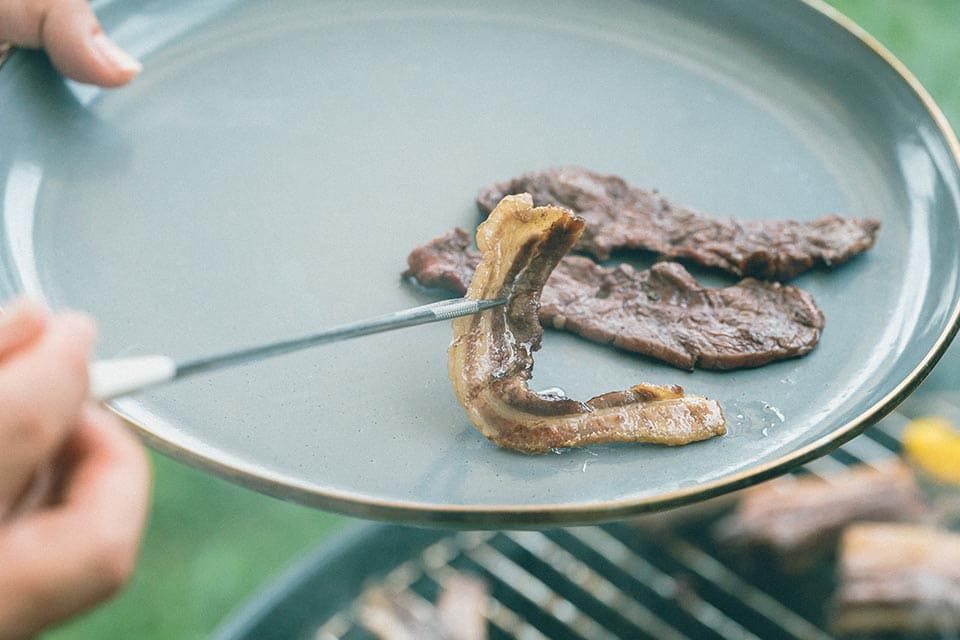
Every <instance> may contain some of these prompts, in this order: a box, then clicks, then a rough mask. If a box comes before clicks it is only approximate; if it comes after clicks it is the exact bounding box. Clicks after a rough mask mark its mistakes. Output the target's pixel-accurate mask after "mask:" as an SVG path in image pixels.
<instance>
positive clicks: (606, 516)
mask: <svg viewBox="0 0 960 640" xmlns="http://www.w3.org/2000/svg"><path fill="white" fill-rule="evenodd" d="M792 1H793V2H796V3H797V4H799V5H803V6H806V7H807V8H808V9H811V10H813V11H814V12H816V13H818V14H820V16H822V17H823V18H826V19H827V20H829V21H830V22H832V23H833V24H835V25H837V26H839V27H841V28H842V29H843V30H844V31H846V32H847V33H849V34H850V35H852V36H853V37H854V39H855V41H859V42H860V43H861V44H862V45H864V46H866V47H867V49H868V50H869V51H870V52H871V53H873V54H874V55H875V56H877V57H878V58H880V59H881V61H882V62H883V63H885V65H886V66H888V67H889V68H890V69H892V70H893V71H894V73H895V74H896V75H897V76H899V78H900V79H901V80H902V81H903V82H905V83H906V85H907V86H908V87H909V88H910V90H911V91H912V92H913V94H914V95H915V96H916V97H917V98H918V99H919V100H920V102H921V104H922V106H923V108H924V109H925V110H926V111H927V113H928V115H929V116H930V117H931V119H932V120H933V122H934V124H935V125H936V127H937V129H938V130H939V132H940V135H941V136H942V139H943V141H944V142H945V143H946V146H947V148H948V150H949V152H950V155H951V157H952V160H953V164H954V166H955V168H956V169H957V170H958V171H960V141H958V138H957V135H956V133H955V132H954V130H953V128H952V127H951V125H950V123H949V121H948V120H947V117H946V115H945V114H944V113H943V111H942V109H941V108H940V106H939V105H938V104H937V103H936V101H935V100H934V99H933V97H932V96H931V95H930V93H929V92H928V91H927V89H926V88H925V87H924V86H923V84H922V83H921V82H920V81H919V80H918V79H917V77H916V76H914V75H913V73H912V72H911V71H910V70H909V69H908V68H907V66H906V65H905V64H904V63H903V62H902V61H901V60H900V59H899V58H897V57H896V56H895V55H894V54H893V53H892V52H891V51H890V50H888V49H887V48H886V47H885V46H884V45H883V44H881V43H880V41H879V40H877V39H876V38H875V37H874V36H872V35H871V34H870V33H869V32H867V31H866V30H865V29H864V28H863V27H861V26H860V25H859V24H857V23H856V22H855V21H854V20H852V19H851V18H849V17H847V16H846V15H845V14H843V13H842V12H841V11H840V10H838V9H836V8H835V7H833V6H831V5H829V4H827V3H826V1H825V0H792ZM16 52H17V49H16V48H15V47H11V46H9V45H7V44H6V43H3V42H0V71H2V67H3V66H4V63H5V62H8V61H9V60H10V59H11V57H15V56H16ZM958 331H960V300H958V301H957V302H956V303H955V304H954V307H953V309H952V312H951V313H950V315H949V321H948V325H947V326H946V327H945V329H944V330H943V331H941V333H940V335H939V336H938V337H937V339H936V341H935V342H934V344H933V346H932V347H931V349H930V350H929V351H928V352H927V353H926V355H925V356H924V357H923V358H922V359H921V361H920V362H919V364H917V366H916V367H914V368H913V370H911V371H910V372H909V374H908V375H907V376H906V377H904V379H903V380H901V381H900V382H899V383H898V384H897V385H896V386H895V387H894V388H893V389H892V390H891V391H890V392H888V393H887V394H886V395H885V396H883V397H882V398H881V399H879V400H878V401H876V402H875V403H873V404H872V405H871V406H869V407H867V408H866V409H864V410H863V411H862V412H861V413H860V414H859V415H858V416H857V417H855V418H853V419H851V420H848V421H847V422H846V423H844V424H842V425H840V426H839V427H837V428H836V429H834V430H833V431H831V432H830V433H829V434H827V435H824V436H822V437H821V438H818V439H817V440H815V441H813V442H811V443H809V444H807V445H805V446H804V447H801V448H799V449H797V450H794V451H791V452H789V453H787V454H785V455H782V456H780V457H778V458H776V459H774V460H771V461H769V462H766V463H764V464H761V465H758V466H754V467H751V468H749V469H746V470H743V471H740V472H738V473H734V474H730V475H726V476H722V477H720V478H717V479H715V480H711V481H707V482H704V483H700V484H697V485H695V486H692V487H687V488H683V489H678V490H674V491H669V492H665V493H661V494H657V495H653V496H644V497H631V498H620V499H616V500H609V501H604V502H584V503H568V504H564V505H549V504H534V505H525V506H517V505H496V504H491V505H482V506H481V505H447V504H431V503H427V502H410V501H403V500H397V499H381V498H374V497H371V496H363V495H359V494H357V493H351V492H347V491H337V490H331V489H318V488H317V487H316V486H314V485H312V484H309V483H305V482H300V481H297V480H296V479H293V478H287V477H285V476H284V475H283V474H280V473H276V472H273V471H270V470H267V469H263V468H262V467H257V465H254V464H250V463H242V462H234V463H229V462H225V461H223V460H218V459H217V458H215V457H214V456H213V455H210V454H205V453H203V452H200V451H194V450H191V449H187V448H185V447H183V446H182V445H180V444H178V443H177V442H176V441H175V439H174V438H171V437H169V436H168V437H163V436H161V435H159V434H158V433H156V432H154V431H153V430H151V429H150V428H148V427H147V426H145V425H144V424H141V423H140V422H138V421H137V420H136V419H135V418H133V417H132V416H131V415H129V413H127V412H125V411H123V410H122V409H121V408H118V407H117V406H115V404H108V405H107V406H108V408H109V409H110V410H111V411H112V412H113V413H115V414H116V415H118V416H119V417H120V418H122V419H123V420H124V422H126V423H127V425H129V426H130V427H131V428H132V429H133V430H134V431H135V432H136V433H137V434H138V436H139V437H140V438H141V439H142V440H143V441H144V442H145V443H146V444H147V445H149V446H150V447H151V448H152V449H154V450H156V451H158V452H160V453H162V454H164V455H167V456H169V457H171V458H174V459H176V460H178V461H180V462H184V463H186V464H188V465H190V466H191V467H193V468H196V469H199V470H200V471H203V472H209V473H212V474H214V475H216V476H218V477H221V478H224V479H226V480H228V481H230V482H233V483H235V484H237V485H240V486H243V487H246V488H249V489H253V490H255V491H258V492H260V493H263V494H266V495H271V496H273V497H276V498H280V499H283V500H288V501H293V502H296V503H299V504H303V505H306V506H310V507H315V508H318V509H322V510H325V511H331V512H335V513H340V514H343V515H348V516H354V517H359V518H365V519H371V520H383V521H391V522H397V523H408V524H420V525H423V524H429V525H435V526H442V527H453V528H475V529H476V528H502V527H504V526H512V527H519V528H541V527H545V526H553V525H578V524H594V523H602V522H610V521H614V520H620V519H623V518H624V517H627V516H631V515H638V514H641V513H648V512H654V511H662V510H667V509H672V508H675V507H679V506H682V505H685V504H691V503H694V502H698V501H701V500H706V499H709V498H712V497H716V496H719V495H722V494H725V493H729V492H732V491H735V490H738V489H742V488H744V487H747V486H750V485H754V484H758V483H760V482H763V481H765V480H769V479H771V478H773V477H775V476H778V475H781V474H783V473H785V472H786V471H788V470H790V469H792V468H794V467H797V466H799V465H802V464H804V463H806V462H809V461H811V460H813V459H815V458H818V457H820V456H822V455H825V454H826V453H828V452H830V451H832V450H833V449H835V448H837V447H839V446H840V445H842V444H843V443H845V442H847V441H849V440H851V439H852V438H854V437H856V436H858V435H860V434H861V433H862V432H863V431H865V430H866V429H868V428H869V427H870V426H872V425H873V424H875V423H876V422H878V421H879V420H881V419H882V418H884V417H885V416H886V415H887V414H889V413H891V412H892V411H893V410H894V409H895V408H896V407H897V406H898V405H899V404H900V403H901V402H902V401H903V400H905V399H906V398H907V397H908V396H909V395H910V394H911V393H912V392H913V391H914V390H915V389H916V388H917V387H918V386H919V385H920V383H921V382H922V381H923V380H924V379H925V378H926V377H927V375H928V374H929V373H930V372H931V371H932V370H933V368H934V366H935V365H936V364H937V362H938V361H939V360H940V358H941V357H942V356H943V354H944V353H945V352H946V350H947V347H948V346H949V345H950V343H951V341H952V340H953V339H954V337H955V336H956V335H957V333H958Z"/></svg>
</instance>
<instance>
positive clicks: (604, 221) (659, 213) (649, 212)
mask: <svg viewBox="0 0 960 640" xmlns="http://www.w3.org/2000/svg"><path fill="white" fill-rule="evenodd" d="M520 192H527V193H530V194H532V196H533V200H534V203H535V204H538V205H546V204H552V205H557V206H563V207H569V208H570V209H572V210H573V211H574V212H575V213H577V214H579V215H581V216H583V218H584V219H585V220H586V223H587V226H586V229H585V231H584V234H583V236H582V237H581V238H580V240H579V242H578V243H577V247H576V248H577V250H579V251H583V252H586V253H589V254H591V255H593V256H595V257H597V258H598V259H600V260H606V259H608V258H609V257H610V254H611V253H612V252H613V251H616V250H620V249H628V250H635V249H641V250H646V251H653V252H655V253H658V254H660V255H662V256H664V257H668V258H674V259H681V260H688V261H691V262H695V263H698V264H701V265H703V266H706V267H713V268H717V269H722V270H724V271H727V272H729V273H732V274H734V275H737V276H741V277H743V276H753V277H756V278H761V279H764V280H789V279H791V278H794V277H796V276H798V275H800V274H801V273H803V272H804V271H807V270H809V269H811V268H813V267H815V266H817V265H825V266H828V267H830V266H833V265H836V264H840V263H842V262H846V261H847V260H849V259H850V258H851V257H853V256H855V255H857V254H859V253H862V252H864V251H866V250H867V249H869V248H871V247H872V246H873V245H874V242H875V241H876V235H877V231H878V230H879V229H880V222H879V220H876V219H875V218H845V217H841V216H838V215H828V216H824V217H822V218H818V219H816V220H812V221H809V222H798V221H795V220H737V219H722V218H711V217H708V216H704V215H702V214H700V213H698V212H696V211H694V210H693V209H688V208H685V207H681V206H678V205H675V204H673V203H671V202H669V201H668V200H667V199H666V198H664V197H663V196H661V195H660V194H659V193H658V192H656V191H647V190H645V189H640V188H638V187H635V186H632V185H630V184H629V183H627V182H626V181H625V180H623V178H620V177H619V176H615V175H603V174H599V173H595V172H593V171H590V170H588V169H584V168H582V167H575V166H569V167H559V168H554V169H545V170H542V171H530V172H528V173H525V174H523V175H521V176H518V177H516V178H513V179H511V180H507V181H504V182H499V183H496V184H493V185H490V186H488V187H485V188H484V189H482V190H481V191H480V193H479V194H478V195H477V206H478V207H479V208H480V210H481V212H483V213H487V212H489V211H490V209H491V208H492V207H493V206H494V205H496V203H497V202H499V201H500V198H502V197H503V196H504V195H506V194H508V193H520Z"/></svg>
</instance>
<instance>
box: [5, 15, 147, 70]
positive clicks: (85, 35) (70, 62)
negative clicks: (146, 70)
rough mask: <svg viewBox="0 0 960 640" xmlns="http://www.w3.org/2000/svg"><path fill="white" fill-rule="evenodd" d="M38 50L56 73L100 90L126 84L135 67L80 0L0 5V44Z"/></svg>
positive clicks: (137, 64) (130, 58)
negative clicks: (44, 53) (45, 55)
mask: <svg viewBox="0 0 960 640" xmlns="http://www.w3.org/2000/svg"><path fill="white" fill-rule="evenodd" d="M3 41H6V42H10V43H12V44H14V45H16V46H20V47H27V48H33V49H44V50H46V52H47V54H48V55H49V56H50V61H51V62H52V63H53V66H54V67H56V68H57V70H58V71H60V73H62V74H63V75H65V76H67V77H68V78H73V79H74V80H78V81H80V82H86V83H89V84H97V85H100V86H103V87H119V86H121V85H124V84H126V83H128V82H129V81H130V80H131V79H133V77H134V76H136V75H137V74H138V73H139V72H140V70H141V68H142V67H141V65H140V63H139V62H138V61H137V60H136V59H135V58H133V57H132V56H130V55H129V54H128V53H126V52H125V51H123V50H122V49H120V48H119V47H118V46H117V45H116V44H115V43H114V42H113V41H112V40H111V39H110V38H109V37H107V35H106V34H105V33H104V32H103V28H102V27H101V26H100V23H99V22H98V21H97V17H96V15H94V13H93V10H92V9H91V8H90V6H89V5H88V4H87V2H86V0H0V42H3Z"/></svg>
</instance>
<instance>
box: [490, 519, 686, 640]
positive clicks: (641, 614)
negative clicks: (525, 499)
mask: <svg viewBox="0 0 960 640" xmlns="http://www.w3.org/2000/svg"><path fill="white" fill-rule="evenodd" d="M507 535H508V537H510V539H512V540H513V541H514V542H516V543H517V544H518V545H520V546H521V547H523V548H524V549H526V550H527V551H529V552H530V553H531V554H533V555H535V556H537V557H538V558H540V559H541V560H543V561H544V562H546V563H547V564H549V565H550V566H551V567H552V568H553V569H555V570H556V571H557V572H558V573H560V574H563V575H564V576H566V577H567V578H568V579H569V580H570V581H572V582H573V583H574V584H576V585H577V586H578V587H579V588H580V589H582V590H583V591H584V592H586V593H588V594H590V596H592V597H593V598H595V599H596V600H598V601H599V602H601V603H602V604H604V605H606V606H607V607H609V608H610V609H611V610H612V611H614V612H616V613H617V614H618V615H620V616H621V617H623V618H625V619H626V620H627V621H629V622H630V623H631V624H633V625H634V626H635V627H636V628H637V629H639V630H640V631H643V632H644V633H646V634H648V635H650V636H651V637H653V638H658V639H659V640H670V639H675V640H679V639H682V638H685V637H686V636H685V635H683V634H682V633H680V632H679V631H678V630H677V629H675V628H674V627H672V626H671V625H669V624H668V623H666V622H664V621H663V620H662V619H661V618H659V617H658V616H657V615H655V614H654V613H653V612H652V611H650V610H649V609H648V608H647V607H645V606H643V605H642V604H640V603H639V602H638V601H637V600H636V599H635V598H633V597H631V596H629V595H627V594H626V593H624V592H623V591H622V590H621V589H620V588H618V587H617V586H616V585H615V584H614V583H612V582H611V581H610V580H608V579H607V578H606V577H604V576H603V575H601V574H599V573H597V572H596V571H594V570H593V569H592V568H590V567H589V566H588V565H587V564H586V563H584V562H583V561H581V560H580V559H578V558H577V557H576V556H574V555H573V554H572V553H570V552H569V551H567V550H566V549H564V548H563V547H561V546H560V545H559V544H557V543H556V542H554V541H553V540H551V539H550V538H548V537H547V536H545V535H543V534H539V533H532V532H528V531H525V532H511V533H508V534H507Z"/></svg>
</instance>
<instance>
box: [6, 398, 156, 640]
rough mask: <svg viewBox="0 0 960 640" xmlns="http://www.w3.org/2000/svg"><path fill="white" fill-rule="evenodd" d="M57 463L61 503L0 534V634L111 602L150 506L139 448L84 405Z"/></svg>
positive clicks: (28, 630)
mask: <svg viewBox="0 0 960 640" xmlns="http://www.w3.org/2000/svg"><path fill="white" fill-rule="evenodd" d="M61 460H62V461H63V463H64V464H65V467H64V470H65V475H64V486H63V494H62V497H61V501H60V502H59V503H57V504H56V505H55V506H53V507H51V508H49V509H46V510H43V511H37V512H33V513H32V514H29V515H25V516H22V517H21V518H20V519H18V520H15V521H13V522H12V523H10V524H9V525H8V526H7V527H6V528H5V529H0V567H3V570H2V571H0V629H7V628H9V629H16V630H17V631H18V632H19V633H21V634H22V635H33V634H36V633H38V632H39V631H40V630H42V629H43V628H45V627H47V626H49V625H51V624H54V623H56V622H59V621H61V620H63V619H65V618H67V617H70V616H72V615H75V614H77V613H79V612H81V611H83V610H85V609H87V608H89V607H91V606H93V605H94V604H97V603H98V602H100V601H102V600H104V599H106V598H108V597H110V596H111V595H113V594H114V593H116V591H117V590H118V589H119V588H120V587H121V586H122V585H123V584H125V583H126V581H127V580H128V579H129V577H130V576H131V574H132V572H133V568H134V566H135V562H136V555H137V549H138V547H139V541H140V537H141V535H142V533H143V527H144V523H145V520H146V513H147V503H148V500H149V475H150V474H149V466H148V464H147V459H146V455H145V453H144V451H143V448H142V447H141V446H140V445H139V443H138V442H137V441H136V440H135V439H134V438H133V436H132V435H130V433H129V432H127V431H126V430H125V429H124V428H123V427H122V425H119V424H117V421H116V419H115V418H114V417H113V416H112V415H110V414H107V413H106V412H105V411H103V410H102V409H99V408H92V407H91V408H87V409H86V410H85V414H84V418H83V421H82V423H81V425H80V426H79V427H78V428H77V429H76V430H75V431H74V432H73V433H72V434H71V437H70V439H69V440H68V441H67V443H66V446H65V449H64V456H63V457H62V458H61Z"/></svg>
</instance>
